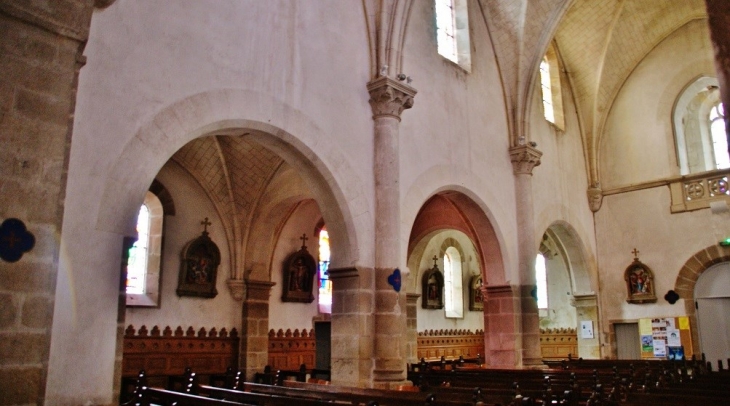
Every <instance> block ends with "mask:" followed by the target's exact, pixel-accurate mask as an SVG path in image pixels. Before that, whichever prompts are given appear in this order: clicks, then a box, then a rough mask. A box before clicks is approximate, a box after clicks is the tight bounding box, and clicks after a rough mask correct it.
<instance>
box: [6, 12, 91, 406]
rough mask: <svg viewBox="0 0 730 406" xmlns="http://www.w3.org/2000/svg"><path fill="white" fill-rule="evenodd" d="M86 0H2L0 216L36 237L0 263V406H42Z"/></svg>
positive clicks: (84, 34) (87, 16)
mask: <svg viewBox="0 0 730 406" xmlns="http://www.w3.org/2000/svg"><path fill="white" fill-rule="evenodd" d="M92 10H93V1H90V0H87V1H83V0H54V1H51V2H28V1H23V0H4V1H0V71H1V72H2V75H1V76H0V145H2V150H3V153H2V156H0V220H5V219H7V218H13V217H15V218H18V219H20V220H21V221H23V222H24V223H25V224H26V226H27V227H28V229H29V231H30V232H31V233H33V234H34V236H35V240H36V243H35V247H34V249H33V250H32V251H30V252H29V253H27V254H25V255H24V256H23V257H22V258H21V259H20V260H19V261H17V262H14V263H8V262H5V261H2V260H0V405H14V404H31V403H34V404H42V403H43V402H44V395H45V379H46V374H47V365H48V349H49V345H50V331H51V319H52V316H53V303H54V293H55V281H56V273H57V268H58V252H59V239H58V235H59V234H60V228H61V213H62V209H63V199H64V189H65V174H66V170H65V168H66V166H67V156H68V149H69V148H68V146H69V144H70V141H71V140H70V134H71V127H72V123H73V118H72V112H73V109H74V105H75V89H76V81H77V76H78V70H79V68H80V67H81V66H82V65H83V56H82V51H83V47H84V44H85V41H86V38H87V36H88V29H89V24H90V21H91V12H92Z"/></svg>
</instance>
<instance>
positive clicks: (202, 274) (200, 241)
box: [176, 218, 221, 298]
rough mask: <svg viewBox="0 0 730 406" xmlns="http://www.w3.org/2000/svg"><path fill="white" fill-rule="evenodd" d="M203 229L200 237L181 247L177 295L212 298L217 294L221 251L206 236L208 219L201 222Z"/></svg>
mask: <svg viewBox="0 0 730 406" xmlns="http://www.w3.org/2000/svg"><path fill="white" fill-rule="evenodd" d="M203 224H205V230H204V231H203V233H202V234H201V235H200V237H198V238H196V239H194V240H192V241H190V242H188V243H187V244H185V247H183V250H182V253H181V258H180V274H179V277H178V283H177V290H176V292H177V295H178V296H198V297H205V298H213V297H216V295H218V290H216V287H215V284H216V279H217V276H218V265H220V262H221V253H220V250H219V249H218V246H217V245H216V244H215V243H214V242H213V241H212V240H211V239H210V237H209V236H208V231H207V228H208V225H210V223H209V222H208V219H207V218H206V219H205V221H204V222H203Z"/></svg>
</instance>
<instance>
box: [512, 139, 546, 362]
mask: <svg viewBox="0 0 730 406" xmlns="http://www.w3.org/2000/svg"><path fill="white" fill-rule="evenodd" d="M509 152H510V158H511V161H512V166H513V170H514V174H515V194H516V202H517V241H518V253H519V264H518V265H519V289H518V293H519V296H520V312H521V315H520V320H521V330H522V331H521V338H522V345H521V350H520V351H519V353H518V356H517V360H518V363H519V364H521V365H525V366H528V365H539V364H542V355H541V354H540V319H539V315H538V311H537V300H536V299H535V298H536V292H537V287H536V282H535V257H536V256H537V246H535V241H536V240H535V219H534V215H533V212H534V204H533V200H532V170H533V168H535V167H536V166H538V165H540V157H541V156H542V152H540V151H538V150H537V149H535V148H533V147H531V146H529V145H520V146H517V147H513V148H510V151H509Z"/></svg>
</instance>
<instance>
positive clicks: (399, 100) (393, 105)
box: [367, 76, 416, 121]
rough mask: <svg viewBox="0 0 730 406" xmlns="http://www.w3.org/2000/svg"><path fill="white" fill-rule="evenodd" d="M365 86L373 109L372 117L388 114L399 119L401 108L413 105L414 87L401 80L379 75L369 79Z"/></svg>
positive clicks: (408, 107)
mask: <svg viewBox="0 0 730 406" xmlns="http://www.w3.org/2000/svg"><path fill="white" fill-rule="evenodd" d="M367 88H368V93H370V100H369V102H370V107H371V108H372V109H373V118H377V117H382V116H390V117H395V118H397V119H398V121H400V115H401V113H402V112H403V110H405V109H410V108H411V107H413V97H414V96H415V95H416V89H414V88H412V87H410V86H408V85H407V84H405V83H403V82H398V81H396V80H393V79H391V78H389V77H387V76H381V77H379V78H377V79H375V80H372V81H370V82H369V83H368V85H367Z"/></svg>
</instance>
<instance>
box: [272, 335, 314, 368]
mask: <svg viewBox="0 0 730 406" xmlns="http://www.w3.org/2000/svg"><path fill="white" fill-rule="evenodd" d="M315 361H316V342H315V337H314V329H311V330H309V331H307V330H302V331H299V330H298V329H296V330H294V331H293V332H292V331H291V330H290V329H287V330H286V331H284V330H282V329H279V331H274V330H273V329H272V330H270V331H269V363H268V365H269V366H270V367H271V369H272V371H277V370H284V371H296V370H299V368H300V366H301V365H302V364H305V365H315Z"/></svg>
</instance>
